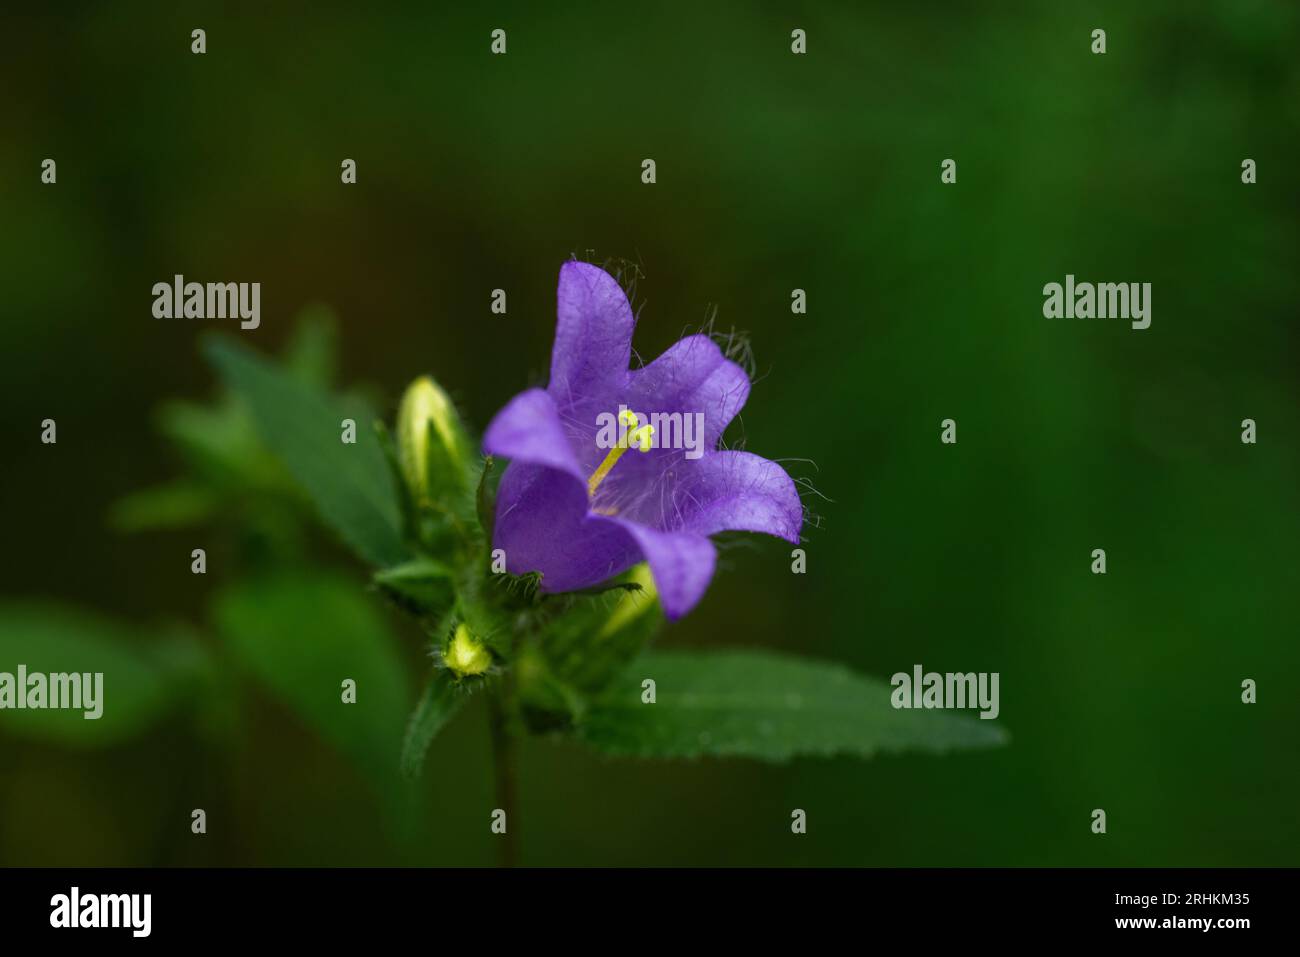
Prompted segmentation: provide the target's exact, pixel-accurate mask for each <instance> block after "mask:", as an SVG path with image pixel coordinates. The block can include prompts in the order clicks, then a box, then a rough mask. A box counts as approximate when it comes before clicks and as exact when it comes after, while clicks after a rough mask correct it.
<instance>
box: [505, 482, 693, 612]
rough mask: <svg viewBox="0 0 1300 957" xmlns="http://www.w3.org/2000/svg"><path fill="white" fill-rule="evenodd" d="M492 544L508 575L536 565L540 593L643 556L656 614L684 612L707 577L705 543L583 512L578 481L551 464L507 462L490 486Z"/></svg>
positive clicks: (600, 575) (569, 587)
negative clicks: (493, 491) (493, 490)
mask: <svg viewBox="0 0 1300 957" xmlns="http://www.w3.org/2000/svg"><path fill="white" fill-rule="evenodd" d="M492 545H493V547H494V548H500V549H503V550H504V551H505V554H506V570H507V571H509V572H510V573H511V574H512V575H523V574H526V573H528V572H541V573H542V582H541V589H542V591H545V592H565V591H575V590H576V589H579V588H588V587H590V586H592V585H598V584H600V583H601V582H603V581H607V580H609V579H610V578H613V577H614V576H615V575H617V574H619V573H620V572H623V571H626V570H627V569H629V568H631V567H632V566H633V565H635V564H636V563H637V562H640V561H648V562H649V563H650V571H651V573H652V574H653V575H654V577H655V587H656V588H657V589H658V590H659V601H660V603H661V604H662V605H663V609H664V614H665V615H667V616H668V617H669V618H672V619H676V618H680V617H681V616H682V615H684V614H686V613H687V612H688V611H690V610H691V609H692V608H693V607H695V604H696V603H697V602H698V601H699V600H700V598H701V596H703V594H704V592H705V590H706V589H707V588H708V586H709V581H710V580H711V579H712V578H713V567H714V563H715V559H716V553H715V552H714V549H713V543H712V542H710V541H709V540H708V539H707V538H705V537H704V536H703V535H699V534H695V533H694V532H685V531H672V532H663V531H659V530H657V529H653V528H647V527H646V526H644V525H640V524H638V523H636V522H632V521H628V520H625V519H621V518H614V517H611V516H606V515H597V514H594V513H591V512H588V511H587V496H586V488H585V487H584V486H583V485H581V484H580V483H578V482H575V481H574V480H573V477H572V476H570V475H568V474H566V473H564V472H560V471H557V470H555V469H550V468H544V467H542V466H537V465H529V464H526V463H521V462H518V461H516V462H512V463H511V464H510V467H509V468H508V469H506V472H505V474H504V475H503V476H501V485H500V487H499V488H498V489H497V516H496V524H495V528H494V534H493V539H492Z"/></svg>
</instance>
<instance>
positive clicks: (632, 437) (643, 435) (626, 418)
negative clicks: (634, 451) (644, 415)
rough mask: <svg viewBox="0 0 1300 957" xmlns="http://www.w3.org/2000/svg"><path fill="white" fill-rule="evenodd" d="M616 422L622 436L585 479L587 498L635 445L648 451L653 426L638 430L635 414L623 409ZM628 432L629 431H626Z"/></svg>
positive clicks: (593, 493)
mask: <svg viewBox="0 0 1300 957" xmlns="http://www.w3.org/2000/svg"><path fill="white" fill-rule="evenodd" d="M618 421H619V423H620V424H621V425H622V426H623V430H622V431H623V434H622V435H621V436H620V437H619V441H618V444H617V445H616V446H614V447H613V448H612V449H610V450H609V454H608V455H606V456H605V461H603V462H601V463H600V465H599V466H597V467H596V471H594V472H592V473H591V478H589V479H587V496H588V497H591V496H593V495H595V494H596V488H597V486H599V485H600V483H601V482H603V481H605V476H606V475H608V474H609V472H610V470H611V469H612V468H613V467H614V466H615V464H617V462H618V460H619V459H621V458H622V457H623V453H624V452H626V451H627V450H628V449H629V448H630V447H632V446H633V445H635V446H636V447H637V448H639V449H640V450H641V451H642V452H649V451H650V444H651V441H652V439H653V436H654V434H655V428H654V426H653V425H649V424H646V425H643V426H640V427H639V428H638V427H637V423H638V422H639V421H640V419H638V418H637V414H636V413H635V412H632V411H629V410H628V409H623V410H622V411H621V412H619V414H618ZM628 430H630V431H628Z"/></svg>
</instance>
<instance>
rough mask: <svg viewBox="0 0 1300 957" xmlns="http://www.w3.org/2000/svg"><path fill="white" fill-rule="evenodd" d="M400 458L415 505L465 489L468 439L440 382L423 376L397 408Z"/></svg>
mask: <svg viewBox="0 0 1300 957" xmlns="http://www.w3.org/2000/svg"><path fill="white" fill-rule="evenodd" d="M397 457H398V462H399V464H400V465H401V469H402V477H403V479H404V480H405V481H406V485H407V488H409V489H410V490H411V496H412V498H413V499H414V500H415V502H416V504H418V505H423V504H426V503H428V502H430V501H434V500H437V499H438V498H439V497H441V496H443V495H445V494H447V493H450V492H455V491H459V490H461V489H463V488H464V487H465V485H466V468H467V465H468V462H469V459H470V455H469V442H468V440H467V439H466V438H465V432H464V429H463V428H462V426H461V423H460V417H459V416H458V415H457V414H456V409H455V407H454V406H452V404H451V400H450V399H448V398H447V393H445V392H443V391H442V389H441V388H439V387H438V384H437V383H436V382H434V381H433V379H432V378H430V377H429V376H421V377H420V378H418V379H416V380H415V381H414V382H412V383H411V385H410V386H409V387H408V388H407V390H406V394H405V395H403V396H402V404H401V406H400V407H399V408H398V410H397Z"/></svg>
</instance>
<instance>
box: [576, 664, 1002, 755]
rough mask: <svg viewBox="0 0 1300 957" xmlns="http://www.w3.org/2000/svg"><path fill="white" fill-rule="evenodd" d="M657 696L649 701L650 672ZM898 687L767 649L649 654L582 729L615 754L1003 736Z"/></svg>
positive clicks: (883, 747)
mask: <svg viewBox="0 0 1300 957" xmlns="http://www.w3.org/2000/svg"><path fill="white" fill-rule="evenodd" d="M647 678H651V679H653V680H654V682H655V692H656V701H655V703H654V704H643V703H642V700H641V696H642V684H641V683H642V681H643V680H645V679H647ZM891 691H892V689H891V687H890V686H889V685H888V684H886V683H884V682H882V681H879V680H877V679H875V678H867V677H863V676H861V675H856V674H854V673H853V672H851V671H849V670H848V669H846V668H844V667H842V666H840V665H836V664H829V663H822V662H816V661H809V660H807V659H801V658H795V657H792V656H789V655H783V654H776V653H774V652H767V651H714V652H681V651H678V652H658V653H650V654H646V655H643V656H642V657H641V658H639V659H638V660H637V662H636V663H635V664H634V665H633V666H632V667H631V668H630V669H629V670H628V671H626V672H624V674H623V675H622V676H621V677H620V678H618V679H617V680H615V682H614V683H613V684H612V685H611V686H610V688H609V689H608V690H607V691H606V692H605V693H604V694H602V695H601V696H600V697H599V698H598V699H597V700H596V701H595V702H594V703H593V705H592V707H591V709H590V710H589V711H588V712H587V714H586V716H585V718H584V719H583V721H582V723H581V724H580V726H579V728H578V735H579V737H580V738H581V739H582V740H584V741H586V742H587V743H588V744H590V745H592V746H593V747H595V748H598V749H599V750H601V751H605V752H608V753H610V754H616V755H624V756H631V757H664V758H690V757H700V756H707V755H715V756H730V757H747V758H756V759H759V760H763V761H785V760H788V759H790V758H792V757H795V756H797V755H819V756H830V755H835V754H849V755H856V756H858V757H870V756H871V755H873V754H876V753H878V752H899V751H926V752H933V753H943V752H945V751H949V750H956V749H965V748H986V747H993V746H995V745H999V744H1002V743H1004V742H1005V741H1006V734H1005V732H1003V731H1002V729H1001V728H999V727H997V726H996V725H994V724H993V723H992V722H990V721H984V720H979V719H977V718H971V717H966V716H963V715H955V714H952V713H951V712H943V711H924V710H902V709H898V710H896V709H895V708H894V707H893V706H892V705H891V704H890V700H889V699H890V693H891Z"/></svg>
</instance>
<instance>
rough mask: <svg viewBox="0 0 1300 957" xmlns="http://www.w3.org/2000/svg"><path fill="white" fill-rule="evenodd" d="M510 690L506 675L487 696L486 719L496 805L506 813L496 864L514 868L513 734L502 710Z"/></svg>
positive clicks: (507, 717)
mask: <svg viewBox="0 0 1300 957" xmlns="http://www.w3.org/2000/svg"><path fill="white" fill-rule="evenodd" d="M513 691H514V682H513V681H512V680H511V679H510V676H507V677H506V680H505V681H503V682H502V683H501V686H500V687H499V688H498V689H496V690H495V691H494V692H493V693H492V694H491V695H490V696H489V708H490V712H489V716H488V721H489V723H490V725H491V730H492V767H493V775H494V777H495V779H496V796H497V807H499V808H501V809H502V810H503V811H505V812H506V832H505V833H504V834H500V835H497V837H498V838H499V839H500V841H501V848H500V857H499V863H500V865H501V866H502V867H514V866H515V864H516V862H517V861H518V842H517V841H516V838H515V835H516V834H517V829H518V827H519V819H518V817H517V815H516V807H517V802H516V800H515V796H516V775H515V736H514V732H513V731H512V730H511V728H510V723H509V715H508V713H507V710H506V700H507V697H508V696H509V695H510V694H512V693H513Z"/></svg>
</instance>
